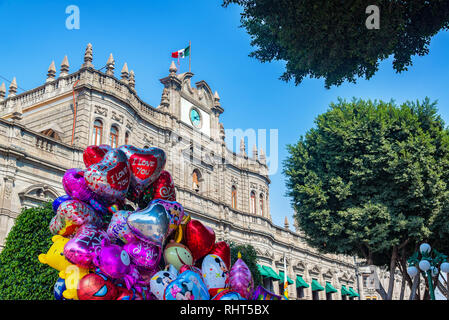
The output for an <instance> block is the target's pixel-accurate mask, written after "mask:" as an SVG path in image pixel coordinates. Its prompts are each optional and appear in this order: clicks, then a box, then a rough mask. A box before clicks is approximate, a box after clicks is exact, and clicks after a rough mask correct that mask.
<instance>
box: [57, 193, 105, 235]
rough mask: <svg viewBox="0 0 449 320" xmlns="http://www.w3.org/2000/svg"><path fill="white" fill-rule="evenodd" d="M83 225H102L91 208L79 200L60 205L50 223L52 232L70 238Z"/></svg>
mask: <svg viewBox="0 0 449 320" xmlns="http://www.w3.org/2000/svg"><path fill="white" fill-rule="evenodd" d="M83 224H94V225H99V224H101V218H100V217H99V216H98V214H97V213H96V212H95V211H94V209H92V207H91V206H89V205H87V204H85V203H84V202H82V201H79V200H67V201H64V202H63V203H61V204H60V206H59V207H58V210H57V211H56V215H55V216H54V217H53V218H52V220H51V221H50V232H51V233H52V234H60V235H62V236H68V235H71V234H73V233H74V232H75V231H76V230H77V229H78V228H79V227H80V226H82V225H83Z"/></svg>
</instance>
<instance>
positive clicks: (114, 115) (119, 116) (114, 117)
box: [111, 111, 124, 124]
mask: <svg viewBox="0 0 449 320" xmlns="http://www.w3.org/2000/svg"><path fill="white" fill-rule="evenodd" d="M111 119H112V120H115V121H117V122H119V123H121V124H123V119H124V117H123V115H122V114H117V113H116V112H115V111H112V116H111Z"/></svg>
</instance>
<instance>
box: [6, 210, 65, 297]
mask: <svg viewBox="0 0 449 320" xmlns="http://www.w3.org/2000/svg"><path fill="white" fill-rule="evenodd" d="M53 215H54V213H53V210H52V207H51V204H50V203H47V204H46V205H45V206H43V207H38V208H31V209H24V210H22V213H21V214H20V215H19V217H18V218H17V220H16V223H15V225H14V226H13V227H12V229H11V231H10V233H9V234H8V237H7V238H6V243H5V247H4V249H3V251H2V252H1V253H0V299H1V300H49V299H54V297H53V286H54V284H55V282H56V280H57V279H58V271H56V270H54V269H52V268H50V267H48V266H47V265H43V264H41V263H40V262H39V260H38V258H37V257H38V256H39V254H41V253H46V252H47V251H48V249H49V248H50V246H51V245H52V242H51V237H52V234H51V233H50V230H49V228H48V225H49V223H50V220H51V218H52V217H53Z"/></svg>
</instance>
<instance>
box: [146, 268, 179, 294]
mask: <svg viewBox="0 0 449 320" xmlns="http://www.w3.org/2000/svg"><path fill="white" fill-rule="evenodd" d="M176 276H177V275H176V274H173V273H171V272H169V271H158V272H156V273H155V275H154V276H153V278H151V281H150V290H151V293H152V294H153V295H154V296H155V297H156V298H157V299H158V300H163V299H164V292H165V288H166V287H167V286H168V284H169V283H170V282H172V281H173V280H175V279H176Z"/></svg>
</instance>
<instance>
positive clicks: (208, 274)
mask: <svg viewBox="0 0 449 320" xmlns="http://www.w3.org/2000/svg"><path fill="white" fill-rule="evenodd" d="M201 271H202V273H203V279H204V283H205V284H206V286H207V289H208V290H209V292H210V293H211V295H212V296H214V295H215V294H216V293H217V290H219V289H222V288H227V287H228V286H229V271H228V268H227V267H226V264H225V263H224V261H223V260H222V259H221V258H220V257H219V256H217V255H214V254H208V255H207V256H205V257H204V259H203V263H202V264H201Z"/></svg>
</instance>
